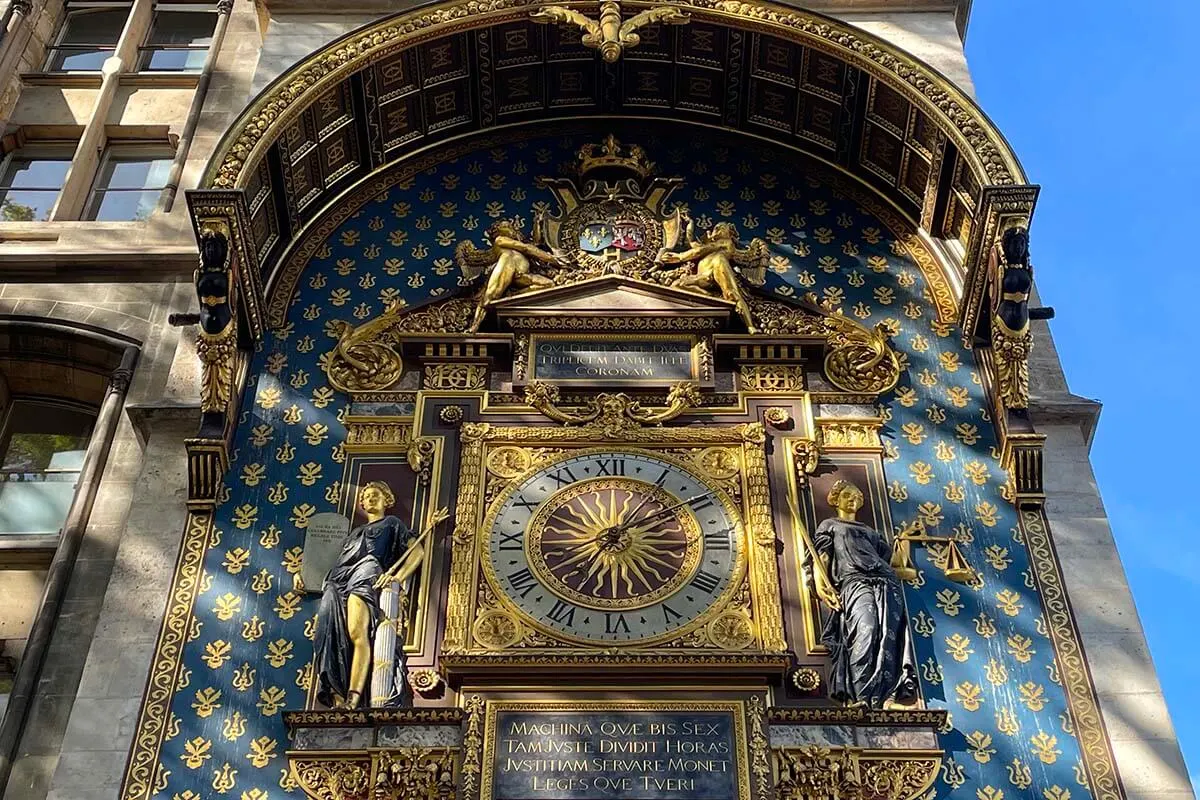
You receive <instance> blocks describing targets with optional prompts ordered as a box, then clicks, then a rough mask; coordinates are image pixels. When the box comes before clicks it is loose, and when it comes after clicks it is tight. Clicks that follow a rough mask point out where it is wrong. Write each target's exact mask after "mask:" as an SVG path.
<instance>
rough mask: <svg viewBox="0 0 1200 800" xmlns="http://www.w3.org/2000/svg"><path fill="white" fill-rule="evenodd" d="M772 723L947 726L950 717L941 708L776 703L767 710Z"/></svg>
mask: <svg viewBox="0 0 1200 800" xmlns="http://www.w3.org/2000/svg"><path fill="white" fill-rule="evenodd" d="M767 717H768V718H769V719H770V721H771V722H772V723H798V724H804V725H872V726H885V727H916V726H919V727H928V728H939V729H940V728H944V727H945V726H946V720H947V719H948V717H949V714H948V712H947V711H946V710H945V709H941V708H928V709H925V708H922V709H871V708H866V707H863V706H857V707H855V706H842V707H836V706H825V707H818V708H814V707H810V706H773V707H772V708H770V709H768V710H767Z"/></svg>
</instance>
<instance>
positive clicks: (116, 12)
mask: <svg viewBox="0 0 1200 800" xmlns="http://www.w3.org/2000/svg"><path fill="white" fill-rule="evenodd" d="M128 17H129V6H126V5H121V6H97V7H90V8H80V7H78V6H76V7H68V8H67V16H66V18H65V19H64V20H63V24H62V27H61V28H60V29H59V32H58V40H57V41H56V42H55V44H54V47H52V48H51V49H50V56H49V57H48V58H47V59H46V70H47V71H48V72H99V71H100V68H101V67H102V66H103V65H104V61H105V60H106V59H107V58H108V57H109V56H111V55H112V54H113V52H114V51H115V50H116V49H117V41H118V40H119V39H120V38H121V30H122V29H123V28H124V27H125V20H126V19H127V18H128Z"/></svg>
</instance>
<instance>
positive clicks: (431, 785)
mask: <svg viewBox="0 0 1200 800" xmlns="http://www.w3.org/2000/svg"><path fill="white" fill-rule="evenodd" d="M454 754H455V751H454V749H452V748H447V747H404V748H400V749H399V750H387V751H383V752H381V753H380V754H379V755H378V760H377V763H376V765H375V785H374V786H373V787H372V789H371V795H370V798H371V800H454V798H455V797H456V795H457V790H456V787H455V780H454Z"/></svg>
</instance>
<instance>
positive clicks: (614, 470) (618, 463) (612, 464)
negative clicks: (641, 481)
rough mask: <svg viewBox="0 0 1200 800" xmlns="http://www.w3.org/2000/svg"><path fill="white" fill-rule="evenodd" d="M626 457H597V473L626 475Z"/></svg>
mask: <svg viewBox="0 0 1200 800" xmlns="http://www.w3.org/2000/svg"><path fill="white" fill-rule="evenodd" d="M624 474H625V459H623V458H598V459H596V475H598V476H599V475H624Z"/></svg>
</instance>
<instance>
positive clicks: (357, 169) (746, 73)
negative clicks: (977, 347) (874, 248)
mask: <svg viewBox="0 0 1200 800" xmlns="http://www.w3.org/2000/svg"><path fill="white" fill-rule="evenodd" d="M639 33H640V35H641V42H640V43H639V44H638V45H637V47H636V48H631V49H628V50H627V51H626V52H625V53H624V54H623V55H622V57H621V59H620V60H619V61H617V62H616V63H613V64H607V63H605V62H603V61H602V60H601V59H600V58H599V57H598V55H597V53H596V51H595V50H591V49H588V48H585V47H584V46H583V45H582V44H581V43H580V31H579V29H578V28H570V27H565V26H559V25H540V24H536V23H534V22H532V21H530V20H527V19H512V18H509V19H507V20H506V21H504V22H501V23H498V24H494V25H491V26H487V27H480V28H476V29H474V30H459V31H457V32H454V33H449V34H446V35H444V36H441V37H438V38H433V39H428V40H425V41H422V42H420V43H419V44H414V45H412V46H410V47H408V48H407V49H402V50H398V51H395V52H392V53H389V54H388V55H387V56H385V57H383V58H381V59H379V60H377V61H375V62H374V63H372V64H370V65H369V66H366V67H364V68H362V69H361V70H359V71H358V72H355V73H353V74H351V75H350V76H349V77H348V78H347V79H345V80H343V81H342V82H341V83H340V84H338V85H336V86H334V87H333V88H331V89H329V90H328V91H326V92H324V93H323V94H322V95H321V96H320V98H319V100H318V101H317V102H315V103H313V104H311V105H310V106H309V107H308V108H306V109H304V110H303V111H302V112H301V113H300V114H299V115H298V116H297V117H296V118H295V119H294V121H292V122H291V123H290V125H289V126H288V127H287V128H286V130H285V132H284V133H283V134H282V135H281V136H279V137H278V138H277V139H276V140H275V142H274V143H273V145H272V146H271V148H270V151H269V157H268V159H267V162H268V163H269V165H270V168H269V170H268V171H266V172H264V174H263V175H262V176H261V178H260V179H255V180H254V181H252V182H251V184H252V186H251V188H252V191H251V192H250V197H249V200H250V206H251V217H252V220H253V222H254V225H253V230H254V231H255V237H256V244H257V249H258V250H259V254H260V256H261V257H262V258H263V263H271V262H272V261H273V260H274V259H273V257H274V256H277V255H278V254H279V253H278V250H279V249H280V248H282V247H283V243H285V242H288V241H290V240H291V239H292V238H293V236H294V234H295V233H296V232H298V231H299V230H300V228H302V227H303V226H305V225H307V224H308V223H309V222H311V221H312V220H313V219H314V218H315V217H316V215H317V214H318V213H319V211H320V209H321V208H324V207H326V206H327V205H328V202H329V198H331V197H334V196H336V195H337V194H338V193H340V192H341V191H342V190H343V189H345V188H347V187H348V186H350V185H351V184H352V183H353V182H355V181H357V180H359V179H361V178H362V177H364V176H365V175H367V174H368V173H369V172H371V171H372V170H374V169H376V168H378V167H380V166H383V165H385V164H387V163H389V162H392V161H395V160H397V159H398V158H401V157H403V156H405V155H407V154H408V153H411V152H413V151H414V150H416V149H418V148H423V147H426V146H428V145H431V144H433V143H435V142H437V141H441V140H444V139H447V138H450V137H453V136H458V135H462V134H466V133H470V132H474V131H479V130H487V129H490V128H493V127H495V126H499V125H511V124H516V123H521V124H524V123H531V122H538V121H543V120H545V121H550V120H555V119H567V118H579V117H612V118H620V117H626V118H630V117H632V118H660V119H667V120H672V121H676V122H679V123H684V124H686V123H689V122H694V123H701V124H708V125H719V126H723V127H726V128H734V129H740V130H744V131H747V132H750V133H754V134H757V135H761V136H767V137H770V138H772V139H776V140H780V141H783V142H790V143H791V144H793V145H794V146H796V147H798V148H799V149H802V150H804V151H806V152H810V153H813V154H815V155H817V156H819V157H821V158H823V159H825V160H826V161H829V162H832V163H834V164H836V165H838V166H841V167H842V168H844V169H847V170H849V171H851V172H853V173H856V174H858V175H860V176H862V177H863V178H864V179H865V180H867V181H868V182H870V183H871V184H872V185H874V186H876V187H877V188H878V189H880V190H881V191H882V192H884V193H885V194H886V195H888V196H889V197H891V198H892V199H893V200H894V201H895V202H896V203H897V204H898V205H900V206H901V207H902V208H903V209H905V210H906V211H907V212H908V213H910V214H911V215H912V216H913V217H914V218H920V217H921V216H922V211H923V209H928V208H930V207H932V206H933V203H932V202H931V198H930V192H931V189H930V187H936V186H937V185H938V184H939V181H940V180H941V178H942V177H943V175H942V173H943V171H944V170H943V167H942V163H943V162H942V159H943V153H946V154H947V155H946V158H948V159H949V158H956V157H957V156H956V154H955V153H954V152H953V149H952V148H948V147H947V144H946V137H945V134H943V133H942V132H941V131H940V130H939V129H938V128H937V127H936V126H934V125H933V124H932V123H931V122H930V120H929V119H928V118H927V117H926V116H925V115H924V114H923V113H922V112H921V111H920V110H918V109H917V108H915V107H914V106H913V104H912V103H911V102H910V101H909V99H908V98H907V97H906V96H905V95H903V94H901V93H900V92H899V91H897V90H895V89H892V88H890V87H888V86H886V85H884V84H882V83H880V82H879V81H877V80H875V79H874V78H872V77H870V76H868V75H867V74H865V73H864V72H863V71H862V70H860V69H859V68H857V67H855V66H852V65H851V64H849V63H847V62H846V61H843V60H841V59H840V58H837V57H835V56H833V55H831V54H830V53H828V52H825V51H822V50H819V49H814V48H811V47H808V46H806V45H802V44H800V43H798V42H794V41H789V40H787V39H784V38H780V37H777V36H772V35H768V34H766V33H763V32H759V31H754V30H747V29H740V28H737V27H731V26H726V25H722V24H719V23H717V22H713V21H710V20H704V19H700V18H693V20H692V21H691V22H689V23H688V24H686V25H679V26H650V27H648V28H644V29H642V30H640V31H639ZM948 151H949V152H948ZM947 163H951V162H947ZM946 169H951V168H950V167H947V168H946ZM963 180H965V179H963ZM963 180H959V181H958V183H956V184H954V186H955V188H954V193H955V197H954V198H948V197H942V198H941V199H940V200H939V205H938V208H939V209H941V217H939V220H940V222H941V224H942V226H943V227H944V228H945V229H947V230H951V229H952V230H954V231H955V235H959V234H960V233H961V231H962V230H963V229H964V226H965V227H969V223H970V217H971V215H972V214H973V211H974V207H973V206H972V205H971V204H970V201H971V198H973V197H976V196H977V195H978V188H979V187H978V186H967V185H960V184H962V183H963ZM946 183H947V184H949V181H947V182H946ZM959 194H961V195H962V196H961V197H959V196H958V195H959Z"/></svg>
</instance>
